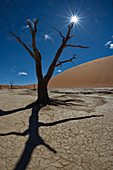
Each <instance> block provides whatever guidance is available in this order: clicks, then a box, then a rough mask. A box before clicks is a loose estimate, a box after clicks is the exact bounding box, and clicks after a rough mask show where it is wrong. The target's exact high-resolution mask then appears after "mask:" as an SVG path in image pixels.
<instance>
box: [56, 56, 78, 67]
mask: <svg viewBox="0 0 113 170" xmlns="http://www.w3.org/2000/svg"><path fill="white" fill-rule="evenodd" d="M73 59H76V57H75V55H73V57H72V58H70V59H69V60H64V61H59V63H57V64H56V67H58V66H60V67H62V64H64V63H67V62H72V60H73ZM72 63H73V62H72ZM73 64H74V63H73Z"/></svg>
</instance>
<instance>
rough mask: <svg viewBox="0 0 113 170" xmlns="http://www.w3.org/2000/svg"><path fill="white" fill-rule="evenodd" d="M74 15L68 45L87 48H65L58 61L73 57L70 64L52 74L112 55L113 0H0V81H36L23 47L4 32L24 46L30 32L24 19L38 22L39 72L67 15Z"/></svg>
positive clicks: (45, 66) (50, 55)
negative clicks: (75, 16) (77, 21)
mask: <svg viewBox="0 0 113 170" xmlns="http://www.w3.org/2000/svg"><path fill="white" fill-rule="evenodd" d="M72 14H73V15H74V14H75V15H78V17H79V23H78V24H77V25H76V24H75V25H74V27H73V29H72V34H75V37H74V38H73V39H72V40H70V43H71V44H75V45H83V46H89V47H90V48H88V49H81V48H66V49H65V50H64V51H63V53H62V55H61V57H60V61H62V60H66V59H69V58H71V57H73V54H77V59H76V60H75V61H74V60H73V61H74V62H75V65H74V64H72V63H65V64H63V66H62V67H56V69H55V72H54V75H53V76H55V75H57V74H59V73H60V72H63V71H64V70H66V69H69V68H71V67H74V66H76V65H78V64H81V63H84V62H88V61H91V60H94V59H98V58H101V57H106V56H110V55H113V1H112V0H0V84H9V83H10V82H11V81H12V80H13V81H14V83H15V84H20V85H21V84H33V83H36V82H37V79H36V74H35V62H34V60H33V59H32V57H31V56H30V55H29V54H28V52H27V51H26V50H25V49H24V47H23V46H22V45H21V44H19V42H18V41H17V40H15V38H13V37H12V35H10V34H9V33H8V32H9V31H12V32H13V33H15V34H16V35H17V36H19V37H20V38H21V40H22V41H23V42H25V43H26V44H27V45H29V44H30V43H31V34H30V30H29V27H27V24H26V22H25V19H29V21H31V20H35V19H36V18H37V17H38V16H39V17H40V19H39V22H38V32H37V36H36V40H37V48H38V49H39V50H40V52H41V54H42V64H43V74H45V73H46V71H47V69H48V67H49V65H50V63H51V61H52V59H53V58H54V56H55V53H56V51H57V49H58V47H59V46H60V44H61V42H62V39H61V37H60V35H59V33H58V32H56V31H55V30H54V29H53V28H52V27H56V28H57V29H58V30H60V31H61V32H62V34H63V35H65V34H66V32H67V26H66V25H67V24H69V22H70V21H69V17H71V15H72Z"/></svg>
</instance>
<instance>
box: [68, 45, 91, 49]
mask: <svg viewBox="0 0 113 170" xmlns="http://www.w3.org/2000/svg"><path fill="white" fill-rule="evenodd" d="M65 47H79V48H85V49H86V48H89V47H84V46H81V45H72V44H67V45H65Z"/></svg>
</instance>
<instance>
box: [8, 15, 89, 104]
mask: <svg viewBox="0 0 113 170" xmlns="http://www.w3.org/2000/svg"><path fill="white" fill-rule="evenodd" d="M38 21H39V17H38V18H37V20H36V21H32V22H33V24H34V26H32V25H31V23H30V22H29V21H28V20H26V22H27V24H28V26H29V28H30V31H31V36H32V43H31V47H32V50H30V49H29V48H28V47H27V45H26V44H25V43H24V42H23V41H22V40H21V39H20V38H19V37H18V36H16V35H15V34H14V33H13V32H10V33H11V34H12V35H13V36H14V37H15V38H16V39H17V40H18V41H19V43H20V44H22V45H23V46H24V48H25V49H26V50H27V51H28V52H29V54H30V55H31V56H32V57H33V59H34V60H35V63H36V75H37V79H38V99H37V103H38V104H39V103H40V104H49V103H50V101H51V100H50V98H49V95H48V91H47V85H48V82H49V80H50V79H51V77H52V75H53V72H54V69H55V67H56V66H59V65H60V66H62V64H63V63H65V62H72V60H73V59H75V57H74V56H73V58H71V59H68V60H65V61H59V63H57V62H58V59H59V57H60V56H61V53H62V52H63V50H64V49H65V48H66V47H79V48H84V49H86V48H88V47H83V46H81V45H72V44H67V42H68V41H69V40H70V39H71V38H73V37H74V35H73V36H70V33H71V30H72V28H73V25H74V23H71V25H68V31H67V34H66V36H63V35H62V33H61V32H60V31H59V30H57V29H56V28H54V27H53V28H54V29H55V30H56V31H57V32H58V33H59V34H60V36H61V38H62V43H61V45H60V47H59V48H58V50H57V52H56V54H55V57H54V59H53V61H52V63H51V64H50V66H49V69H48V71H47V73H46V75H45V76H43V74H42V63H41V60H42V56H41V53H40V51H39V49H38V48H37V46H36V33H37V24H38Z"/></svg>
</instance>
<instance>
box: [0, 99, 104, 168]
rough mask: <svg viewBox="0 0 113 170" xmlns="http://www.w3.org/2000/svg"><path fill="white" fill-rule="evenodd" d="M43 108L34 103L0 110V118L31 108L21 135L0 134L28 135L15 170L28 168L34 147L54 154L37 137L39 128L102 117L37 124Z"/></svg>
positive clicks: (15, 133)
mask: <svg viewBox="0 0 113 170" xmlns="http://www.w3.org/2000/svg"><path fill="white" fill-rule="evenodd" d="M53 101H54V102H55V100H53ZM70 101H74V100H73V99H68V100H64V101H61V102H60V101H59V102H58V100H56V104H57V105H60V104H61V105H62V104H66V103H67V102H70ZM51 104H52V103H51ZM53 104H54V103H53ZM67 104H68V103H67ZM70 104H71V103H70ZM44 106H45V105H43V104H39V105H37V103H36V102H34V103H31V104H29V105H27V106H26V107H23V108H19V109H14V110H11V111H2V110H0V116H5V115H8V114H13V113H16V112H18V111H22V110H26V109H30V108H32V114H31V116H30V118H29V128H28V129H27V130H25V131H24V132H22V133H21V132H9V133H5V134H2V133H1V134H0V136H7V135H17V136H26V135H29V138H28V140H27V142H26V145H25V148H24V150H23V153H22V155H21V158H20V159H19V161H18V163H17V164H16V167H15V170H20V169H26V167H27V166H28V164H29V162H30V159H31V156H32V153H33V151H34V149H35V148H36V147H38V146H39V145H43V146H45V147H46V148H47V149H49V150H50V151H51V152H53V153H56V150H55V149H53V148H52V147H51V146H50V145H48V144H47V143H45V142H44V140H43V139H42V138H41V136H40V135H39V128H40V127H41V126H55V125H58V124H61V123H65V122H68V121H74V120H82V119H88V118H94V117H101V116H103V115H91V116H84V117H76V118H68V119H64V120H59V121H56V122H51V123H43V122H39V111H40V109H41V108H42V107H44Z"/></svg>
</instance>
